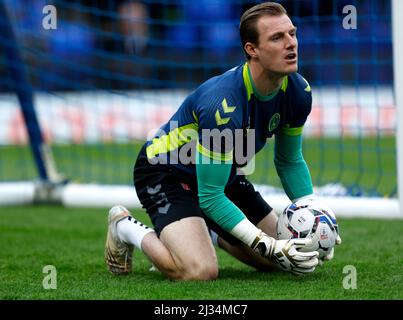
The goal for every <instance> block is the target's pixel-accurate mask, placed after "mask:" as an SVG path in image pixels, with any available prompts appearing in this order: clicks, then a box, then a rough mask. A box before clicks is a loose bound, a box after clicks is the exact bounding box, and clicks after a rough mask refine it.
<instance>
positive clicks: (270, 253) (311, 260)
mask: <svg viewBox="0 0 403 320" xmlns="http://www.w3.org/2000/svg"><path fill="white" fill-rule="evenodd" d="M311 242H312V240H310V239H288V240H276V239H274V238H272V237H269V236H268V235H266V234H265V233H263V232H262V233H261V234H260V235H259V236H258V237H256V239H255V241H254V242H253V244H252V249H253V250H254V251H255V252H257V253H258V254H260V255H261V256H263V257H265V258H267V259H269V260H270V261H272V262H273V263H274V264H276V265H277V266H279V267H280V268H281V269H283V270H284V271H288V272H291V273H294V274H304V273H311V272H313V271H314V270H315V267H316V266H317V265H318V255H319V253H318V252H317V251H309V252H300V251H299V250H300V249H301V248H304V247H305V246H309V245H311Z"/></svg>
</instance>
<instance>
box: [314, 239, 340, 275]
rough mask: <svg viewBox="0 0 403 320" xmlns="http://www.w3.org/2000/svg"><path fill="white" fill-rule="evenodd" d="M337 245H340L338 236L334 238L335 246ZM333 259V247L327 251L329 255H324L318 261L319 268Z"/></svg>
mask: <svg viewBox="0 0 403 320" xmlns="http://www.w3.org/2000/svg"><path fill="white" fill-rule="evenodd" d="M339 244H341V238H340V236H339V235H337V238H336V245H339ZM333 257H334V247H333V248H332V249H330V251H329V253H328V254H327V255H325V256H324V257H323V258H321V259H319V263H318V264H319V266H320V267H321V266H323V264H324V263H325V262H326V261H330V260H332V259H333Z"/></svg>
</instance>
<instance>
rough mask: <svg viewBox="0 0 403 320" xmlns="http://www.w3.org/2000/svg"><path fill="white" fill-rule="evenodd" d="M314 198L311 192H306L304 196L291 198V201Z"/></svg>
mask: <svg viewBox="0 0 403 320" xmlns="http://www.w3.org/2000/svg"><path fill="white" fill-rule="evenodd" d="M314 199H315V194H313V193H311V194H307V195H306V196H302V197H299V198H295V199H293V200H291V201H292V202H297V201H299V200H314Z"/></svg>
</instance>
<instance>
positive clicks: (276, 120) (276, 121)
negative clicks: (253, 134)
mask: <svg viewBox="0 0 403 320" xmlns="http://www.w3.org/2000/svg"><path fill="white" fill-rule="evenodd" d="M279 123H280V114H279V113H275V114H273V116H272V117H271V119H270V122H269V131H274V130H275V129H276V128H277V127H278V125H279Z"/></svg>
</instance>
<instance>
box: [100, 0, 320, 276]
mask: <svg viewBox="0 0 403 320" xmlns="http://www.w3.org/2000/svg"><path fill="white" fill-rule="evenodd" d="M240 37H241V42H242V45H243V50H244V52H245V55H246V58H247V61H246V62H245V63H244V64H242V65H240V66H238V67H235V68H233V69H231V70H229V71H227V72H225V73H224V74H222V75H220V76H217V77H213V78H211V79H209V80H208V81H206V82H205V83H203V84H202V85H201V86H200V87H198V88H197V89H196V90H195V91H194V92H192V93H191V94H190V95H189V96H188V97H187V98H186V99H185V101H184V102H183V103H182V105H181V106H180V107H179V109H178V111H177V112H176V113H175V114H174V115H173V116H172V118H171V119H170V121H169V122H168V123H167V124H165V125H164V126H163V127H162V128H161V129H160V131H159V133H158V134H157V135H156V136H155V137H154V138H152V139H151V140H149V141H147V142H146V144H145V145H144V146H143V148H142V150H141V152H140V154H139V156H138V158H137V161H136V164H135V168H134V184H135V187H136V191H137V195H138V197H139V199H140V201H141V203H142V205H143V207H144V208H145V209H146V211H147V213H148V214H149V215H150V218H151V221H152V223H153V225H154V229H152V228H149V227H147V226H145V225H143V224H142V223H140V222H139V221H137V220H136V219H135V218H134V217H132V216H131V215H130V213H129V212H128V211H127V209H125V208H124V207H122V206H115V207H113V208H112V209H111V210H110V212H109V229H108V235H107V240H106V247H105V261H106V263H107V265H108V268H109V270H110V271H111V272H112V273H114V274H125V273H128V272H130V271H131V268H132V253H133V249H134V247H136V248H138V249H140V250H142V251H143V252H144V253H145V254H146V255H147V257H148V258H149V259H150V260H151V262H152V263H153V265H154V266H155V267H156V268H157V269H158V270H159V271H161V272H162V273H164V274H165V275H166V276H167V277H168V278H170V279H173V280H210V279H215V278H217V276H218V263H217V257H216V253H215V249H214V246H213V243H214V244H215V243H218V245H219V246H220V247H221V248H223V249H224V250H226V251H227V252H229V253H230V254H231V255H233V256H234V257H236V258H237V259H239V260H240V261H242V262H244V263H246V264H248V265H251V266H253V267H255V268H256V269H259V270H265V271H266V270H273V269H275V268H278V267H280V268H281V269H283V270H285V271H289V272H292V273H296V274H304V273H310V272H312V271H314V269H315V267H316V266H317V264H318V258H317V257H318V253H317V252H316V251H311V252H302V251H303V249H304V247H305V246H307V245H308V241H309V240H307V239H292V240H276V239H275V238H276V236H277V233H276V224H277V216H276V214H275V213H274V211H273V209H272V207H270V205H269V204H267V203H266V202H265V201H264V200H263V198H262V197H261V195H260V194H259V193H258V192H256V191H255V190H254V187H253V185H252V184H251V183H250V182H249V181H248V180H247V179H246V178H245V177H244V176H243V175H241V174H240V172H241V171H240V170H241V167H242V166H243V165H244V164H245V163H239V161H237V157H235V156H234V155H239V154H244V150H251V148H252V149H253V152H252V153H253V155H254V154H255V153H257V152H258V151H259V150H261V149H262V148H263V147H264V145H265V143H266V140H267V139H268V138H271V137H273V136H274V140H275V141H274V143H275V156H274V164H275V167H276V170H277V173H278V175H279V177H280V179H281V182H282V185H283V188H284V190H285V192H286V194H287V196H288V197H289V198H290V199H291V200H292V201H296V200H297V199H301V198H303V197H310V196H312V194H313V189H312V182H311V177H310V174H309V170H308V168H307V165H306V163H305V161H304V159H303V156H302V128H303V126H304V123H305V121H306V119H307V117H308V115H309V113H310V111H311V104H312V98H311V89H310V86H309V84H308V83H307V81H306V80H305V79H304V78H303V77H302V76H301V75H299V74H298V73H297V69H298V67H297V61H298V52H297V49H298V42H297V37H296V27H295V26H294V25H293V24H292V22H291V20H290V18H289V17H288V15H287V12H286V11H285V9H284V8H283V7H282V6H281V5H280V4H277V3H271V2H267V3H262V4H259V5H256V6H254V7H252V8H251V9H249V10H247V11H246V12H245V13H244V14H243V15H242V17H241V21H240ZM206 132H207V133H210V134H206ZM239 132H241V133H242V134H237V133H239ZM211 133H214V134H211ZM251 134H252V135H253V137H252V138H253V139H249V138H250V135H251ZM217 136H218V138H217ZM237 139H238V140H239V139H241V140H242V142H243V144H242V146H241V147H240V146H239V144H238V143H237V142H238V141H237ZM250 140H252V143H251V142H250ZM228 141H230V142H228ZM224 142H225V143H224ZM247 143H249V145H246V147H245V144H247ZM192 146H193V147H194V148H193V147H192ZM240 149H242V150H240ZM192 151H194V152H193V153H194V154H195V157H194V159H193V161H188V157H187V156H186V155H188V154H189V152H190V153H192ZM212 239H213V241H212ZM301 249H302V250H301ZM300 250H301V251H300Z"/></svg>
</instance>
